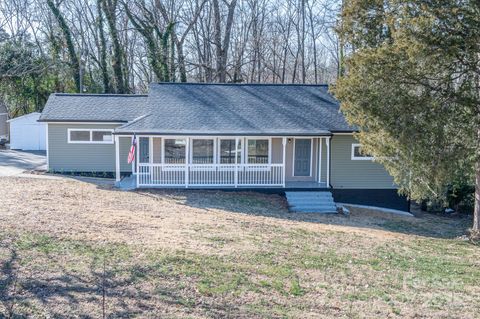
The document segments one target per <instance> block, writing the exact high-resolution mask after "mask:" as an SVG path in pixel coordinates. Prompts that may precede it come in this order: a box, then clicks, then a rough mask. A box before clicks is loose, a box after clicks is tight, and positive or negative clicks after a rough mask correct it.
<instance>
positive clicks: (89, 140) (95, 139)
mask: <svg viewBox="0 0 480 319" xmlns="http://www.w3.org/2000/svg"><path fill="white" fill-rule="evenodd" d="M112 132H113V130H111V129H76V128H70V129H68V143H71V144H113V136H112Z"/></svg>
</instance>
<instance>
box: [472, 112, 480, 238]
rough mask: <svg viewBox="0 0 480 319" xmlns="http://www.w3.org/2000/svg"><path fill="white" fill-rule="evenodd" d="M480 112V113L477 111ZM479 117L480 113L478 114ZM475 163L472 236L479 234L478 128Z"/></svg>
mask: <svg viewBox="0 0 480 319" xmlns="http://www.w3.org/2000/svg"><path fill="white" fill-rule="evenodd" d="M479 114H480V113H479ZM479 117H480V115H479ZM476 153H477V154H476V157H477V164H476V167H475V209H474V211H473V227H472V230H473V234H472V235H473V236H476V237H478V236H480V154H479V153H480V128H478V129H477V151H476Z"/></svg>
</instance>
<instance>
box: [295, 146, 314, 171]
mask: <svg viewBox="0 0 480 319" xmlns="http://www.w3.org/2000/svg"><path fill="white" fill-rule="evenodd" d="M311 160H312V140H311V139H307V138H298V139H295V165H294V174H293V175H295V176H310V168H311Z"/></svg>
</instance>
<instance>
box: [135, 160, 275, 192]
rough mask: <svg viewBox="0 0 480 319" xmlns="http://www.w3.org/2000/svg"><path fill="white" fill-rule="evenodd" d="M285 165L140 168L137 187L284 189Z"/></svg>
mask: <svg viewBox="0 0 480 319" xmlns="http://www.w3.org/2000/svg"><path fill="white" fill-rule="evenodd" d="M283 185H284V174H283V164H187V165H185V164H146V163H140V164H138V172H137V187H155V186H166V187H189V186H192V187H213V186H216V187H218V186H224V187H237V186H283Z"/></svg>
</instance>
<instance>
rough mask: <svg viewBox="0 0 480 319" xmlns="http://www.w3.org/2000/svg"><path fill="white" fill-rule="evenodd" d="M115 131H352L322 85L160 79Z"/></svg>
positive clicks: (232, 132) (325, 132)
mask: <svg viewBox="0 0 480 319" xmlns="http://www.w3.org/2000/svg"><path fill="white" fill-rule="evenodd" d="M147 112H148V116H145V117H143V118H141V119H139V120H137V121H135V122H132V123H128V124H125V125H123V126H121V127H119V128H117V129H116V132H118V133H133V132H137V133H154V134H172V135H173V134H180V135H185V134H197V135H215V134H225V135H234V134H245V135H317V134H328V133H330V132H332V131H352V129H351V127H350V126H349V125H348V124H347V123H346V121H345V118H344V117H343V115H342V114H341V113H340V111H339V103H338V102H337V100H335V99H334V98H333V97H332V96H331V95H330V94H329V93H328V87H327V86H326V85H277V84H203V83H160V84H152V85H151V86H150V93H149V96H148V99H147Z"/></svg>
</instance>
